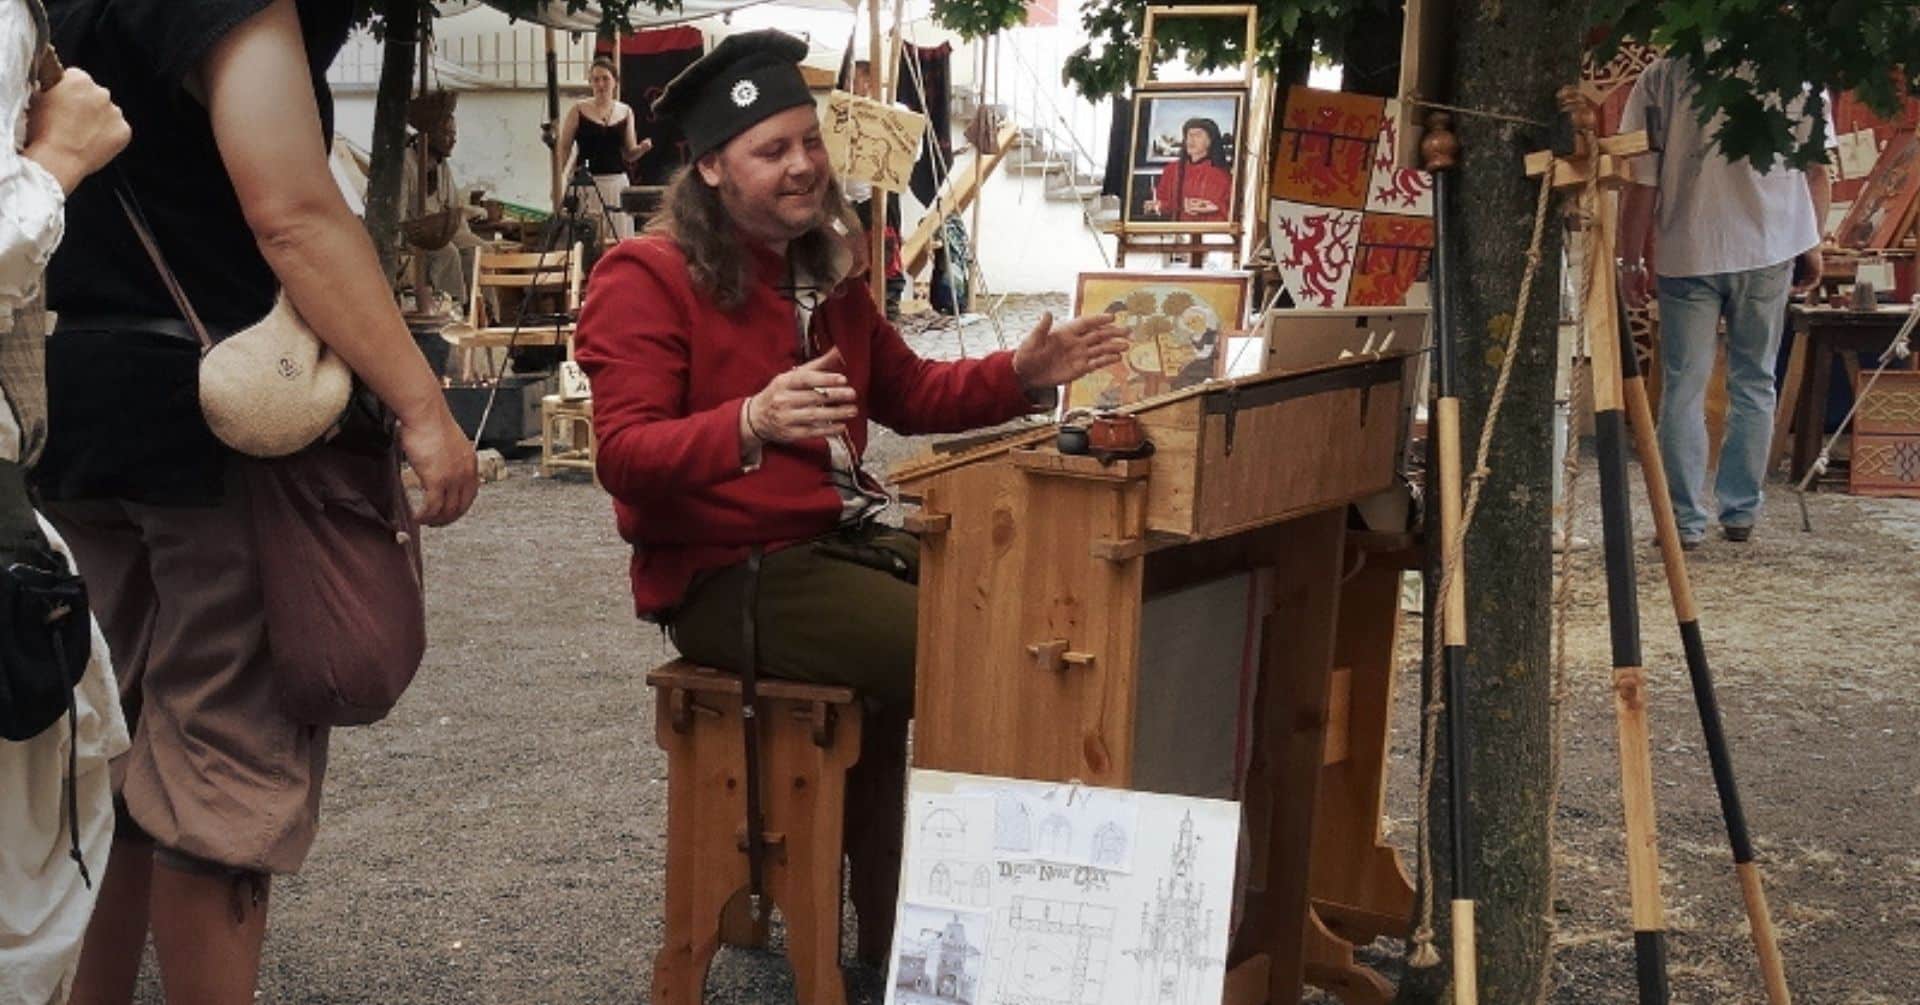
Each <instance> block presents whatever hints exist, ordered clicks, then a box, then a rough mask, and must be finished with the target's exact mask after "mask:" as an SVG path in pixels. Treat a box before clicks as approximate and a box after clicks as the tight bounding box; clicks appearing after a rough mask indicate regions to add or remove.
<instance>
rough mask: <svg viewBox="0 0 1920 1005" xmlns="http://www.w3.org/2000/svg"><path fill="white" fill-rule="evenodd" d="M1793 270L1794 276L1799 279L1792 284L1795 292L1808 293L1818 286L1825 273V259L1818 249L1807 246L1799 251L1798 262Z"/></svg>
mask: <svg viewBox="0 0 1920 1005" xmlns="http://www.w3.org/2000/svg"><path fill="white" fill-rule="evenodd" d="M1793 272H1794V278H1796V279H1797V280H1799V281H1798V282H1796V283H1794V284H1793V292H1794V293H1795V294H1806V293H1810V292H1812V291H1813V290H1814V289H1815V288H1816V287H1818V286H1819V285H1820V279H1821V277H1822V276H1823V275H1825V273H1826V261H1825V260H1824V259H1823V258H1822V257H1821V255H1820V249H1819V248H1809V249H1807V250H1806V251H1803V252H1801V253H1800V264H1799V265H1798V266H1797V267H1795V269H1794V270H1793Z"/></svg>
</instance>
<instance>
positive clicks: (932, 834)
mask: <svg viewBox="0 0 1920 1005" xmlns="http://www.w3.org/2000/svg"><path fill="white" fill-rule="evenodd" d="M966 847H967V822H966V821H964V820H962V819H960V814H958V813H955V812H954V811H952V810H934V811H933V812H932V813H929V814H927V816H926V819H924V820H922V821H920V848H921V850H922V851H928V852H935V853H939V852H961V851H965V850H966Z"/></svg>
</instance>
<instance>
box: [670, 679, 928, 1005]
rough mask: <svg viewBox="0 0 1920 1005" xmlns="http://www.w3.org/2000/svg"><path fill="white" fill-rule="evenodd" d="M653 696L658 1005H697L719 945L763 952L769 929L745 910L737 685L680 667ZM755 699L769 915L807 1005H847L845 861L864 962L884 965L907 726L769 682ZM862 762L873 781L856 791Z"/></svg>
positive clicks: (865, 776) (817, 691)
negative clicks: (662, 881)
mask: <svg viewBox="0 0 1920 1005" xmlns="http://www.w3.org/2000/svg"><path fill="white" fill-rule="evenodd" d="M647 683H648V684H649V685H650V686H652V687H653V689H654V696H655V721H654V733H655V736H656V738H657V740H658V742H659V744H660V746H661V748H662V749H664V750H665V751H666V752H667V877H666V880H667V881H666V925H665V928H666V931H665V938H664V941H663V943H662V945H661V947H660V951H659V953H658V954H657V955H656V956H655V957H654V966H653V999H652V1000H653V1002H654V1005H699V1003H700V1001H701V995H702V989H703V988H704V986H705V984H706V977H707V968H708V966H709V965H710V964H711V963H712V962H713V956H714V953H715V952H717V951H718V950H719V948H720V946H721V944H722V943H726V944H729V945H745V946H764V945H765V943H766V939H767V924H766V919H765V918H762V919H760V921H759V923H757V924H756V923H755V922H754V920H753V919H752V917H751V914H750V911H749V908H748V883H749V877H748V862H747V853H746V849H747V840H746V826H745V823H746V758H745V746H744V743H743V740H742V737H743V732H742V730H743V727H742V724H741V716H740V711H741V709H740V678H739V677H737V676H735V675H733V674H730V673H724V672H721V671H717V670H713V669H710V668H706V667H700V666H695V665H694V664H692V663H689V662H687V661H684V660H676V661H674V662H671V663H668V664H666V665H664V666H661V667H659V668H657V669H655V670H653V671H652V672H650V673H649V674H647ZM758 692H759V708H760V716H759V721H760V723H761V726H760V729H761V732H760V751H761V760H762V764H761V775H760V780H761V812H762V815H763V820H762V823H763V827H762V833H763V836H764V842H765V855H766V858H765V876H766V880H765V885H766V891H765V892H766V894H767V896H768V899H769V900H770V901H771V902H772V903H771V905H770V907H769V909H768V913H770V912H771V908H773V907H777V908H778V909H779V910H780V913H781V915H782V917H783V918H784V920H785V923H786V934H787V939H786V942H787V959H788V961H789V963H790V964H791V965H792V967H793V980H794V989H795V992H796V994H797V996H798V1000H799V1002H800V1005H845V1002H846V989H845V984H844V982H843V979H842V977H841V973H840V965H839V964H840V920H841V880H842V868H841V855H842V852H843V850H844V851H845V852H847V853H848V854H849V855H850V857H851V858H852V865H853V876H854V882H853V884H852V900H853V903H854V907H855V910H856V911H857V912H858V914H859V920H860V927H859V938H860V950H861V955H862V957H863V958H865V959H867V960H868V961H869V962H873V961H878V960H884V959H885V956H886V952H887V948H888V945H889V943H890V942H891V938H892V927H893V915H894V904H893V901H894V895H895V890H896V888H897V885H898V882H899V873H900V862H899V839H900V832H901V827H902V821H903V819H904V817H903V815H902V814H903V813H904V806H903V805H902V803H901V800H902V798H903V793H902V789H903V787H902V786H901V785H900V784H899V783H900V780H901V778H902V774H903V773H904V771H905V757H904V753H905V751H904V748H905V740H906V736H905V720H904V719H902V720H900V722H899V724H898V726H897V727H896V726H894V725H892V724H890V723H887V722H885V721H883V720H882V719H880V718H875V719H874V720H873V721H872V723H871V725H872V726H873V727H874V728H863V727H864V726H866V725H867V724H865V723H863V721H862V720H863V716H862V715H861V703H860V699H859V697H858V696H857V695H856V693H855V692H854V691H853V690H852V689H851V688H845V687H833V686H821V685H814V684H802V683H797V682H794V681H784V680H771V679H765V678H763V679H761V681H760V682H759V685H758ZM888 745H891V746H892V748H893V749H892V751H891V756H889V754H888V751H887V750H886V749H885V748H886V747H887V746H888ZM863 753H864V754H866V755H867V757H868V759H869V764H868V765H867V767H868V768H869V770H866V771H862V772H859V773H858V774H857V776H856V777H855V778H853V779H849V777H848V769H849V768H851V767H853V766H854V764H855V763H856V762H858V761H860V760H861V757H862V754H863ZM889 791H890V794H889ZM850 822H851V824H852V826H851V827H849V823H850ZM843 837H850V838H851V840H850V841H844V842H843Z"/></svg>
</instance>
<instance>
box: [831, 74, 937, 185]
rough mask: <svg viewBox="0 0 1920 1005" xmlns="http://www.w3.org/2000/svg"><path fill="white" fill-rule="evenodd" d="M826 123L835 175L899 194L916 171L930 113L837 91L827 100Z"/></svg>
mask: <svg viewBox="0 0 1920 1005" xmlns="http://www.w3.org/2000/svg"><path fill="white" fill-rule="evenodd" d="M822 127H823V128H822V129H821V132H822V134H823V135H824V136H825V137H826V141H827V157H828V159H829V160H831V161H832V162H833V171H834V173H835V174H837V175H839V176H840V177H841V178H851V179H854V180H855V181H865V182H872V183H873V184H874V185H877V186H879V187H880V188H883V189H886V190H887V191H889V192H899V191H901V190H903V189H905V188H906V187H907V178H908V176H910V175H911V174H913V162H914V160H915V158H917V157H918V156H919V154H920V139H921V137H922V136H923V135H924V134H925V133H926V131H927V117H926V116H924V115H921V114H920V113H919V112H912V111H908V110H906V109H904V108H894V107H891V106H889V105H883V104H881V103H880V102H878V101H874V100H873V99H871V98H862V97H860V96H859V95H855V94H848V93H847V92H845V91H835V92H833V94H831V95H829V96H828V98H827V116H826V119H825V121H824V122H823V123H822Z"/></svg>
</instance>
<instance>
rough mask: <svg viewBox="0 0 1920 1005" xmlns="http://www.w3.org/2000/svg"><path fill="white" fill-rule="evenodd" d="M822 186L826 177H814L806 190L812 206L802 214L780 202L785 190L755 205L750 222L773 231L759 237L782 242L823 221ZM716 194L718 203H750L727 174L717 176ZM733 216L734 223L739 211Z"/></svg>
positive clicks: (824, 211) (737, 221)
mask: <svg viewBox="0 0 1920 1005" xmlns="http://www.w3.org/2000/svg"><path fill="white" fill-rule="evenodd" d="M825 185H826V180H825V179H824V178H822V179H817V180H816V181H815V182H814V185H813V191H812V192H811V193H810V194H811V195H812V197H813V205H812V207H811V208H810V209H808V210H806V211H805V215H804V217H803V216H801V215H800V211H798V210H790V209H787V208H786V206H785V204H784V199H785V195H786V193H785V192H784V191H782V192H778V193H776V194H775V196H774V198H773V200H772V202H770V203H769V204H767V205H765V206H764V207H758V208H759V210H760V211H759V212H758V213H756V214H755V218H754V219H753V220H752V221H751V222H752V223H757V224H763V225H764V226H765V227H766V228H768V229H770V230H773V231H774V232H773V233H767V234H763V235H760V236H763V237H767V238H772V239H775V240H783V241H791V240H793V239H795V238H797V237H800V236H802V235H804V234H806V233H808V232H809V231H812V230H814V229H815V228H817V227H819V226H820V225H821V224H823V223H825V222H826V218H827V214H826V205H825V192H824V188H825ZM720 194H721V197H722V198H721V201H722V204H727V203H731V204H732V205H735V206H750V205H752V203H751V201H750V200H749V199H747V197H746V196H745V194H744V193H742V192H741V191H740V188H739V186H738V185H737V184H736V183H735V182H734V181H733V179H732V178H731V177H730V176H726V175H722V176H721V178H720ZM733 215H734V217H735V222H736V223H739V222H741V220H740V214H738V213H734V214H733Z"/></svg>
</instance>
